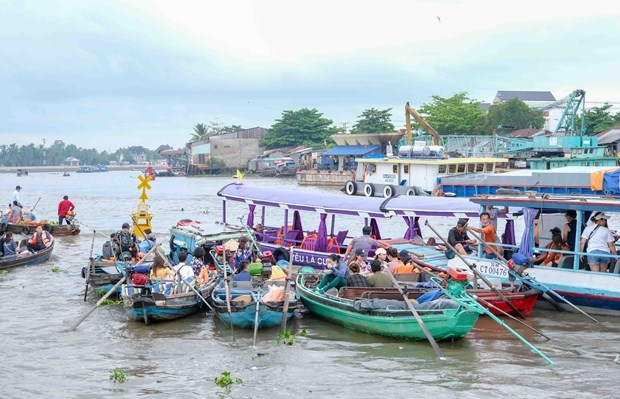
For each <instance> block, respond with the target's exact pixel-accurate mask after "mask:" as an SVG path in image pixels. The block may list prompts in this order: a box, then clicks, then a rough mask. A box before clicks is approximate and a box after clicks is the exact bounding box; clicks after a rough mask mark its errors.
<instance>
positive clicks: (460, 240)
mask: <svg viewBox="0 0 620 399" xmlns="http://www.w3.org/2000/svg"><path fill="white" fill-rule="evenodd" d="M465 226H467V219H459V220H458V222H456V226H454V227H453V228H451V229H450V231H449V232H448V244H450V245H451V246H452V247H453V248H454V249H455V250H456V251H457V252H458V253H459V254H461V255H467V254H469V253H471V252H472V250H471V248H470V247H469V246H470V245H473V244H475V243H476V240H473V239H471V238H469V236H468V235H467V230H466V229H465ZM455 256H456V254H455V253H454V251H452V250H451V249H449V250H447V251H446V257H447V258H448V259H452V258H454V257H455Z"/></svg>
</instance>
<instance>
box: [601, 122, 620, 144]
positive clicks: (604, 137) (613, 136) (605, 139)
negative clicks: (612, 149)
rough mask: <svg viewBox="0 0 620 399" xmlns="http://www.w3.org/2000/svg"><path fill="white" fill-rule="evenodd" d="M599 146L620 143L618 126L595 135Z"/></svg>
mask: <svg viewBox="0 0 620 399" xmlns="http://www.w3.org/2000/svg"><path fill="white" fill-rule="evenodd" d="M596 137H598V143H599V144H611V143H615V142H616V141H620V126H616V127H614V128H611V129H609V130H607V131H605V132H603V133H600V134H597V135H596Z"/></svg>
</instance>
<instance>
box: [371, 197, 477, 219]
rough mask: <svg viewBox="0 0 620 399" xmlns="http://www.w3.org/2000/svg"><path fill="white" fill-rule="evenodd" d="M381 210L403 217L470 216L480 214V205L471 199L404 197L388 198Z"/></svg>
mask: <svg viewBox="0 0 620 399" xmlns="http://www.w3.org/2000/svg"><path fill="white" fill-rule="evenodd" d="M381 210H382V211H384V212H391V213H393V214H395V215H403V216H457V217H462V216H469V217H477V216H478V215H479V214H480V205H477V204H474V203H473V202H471V201H470V200H469V198H461V197H456V198H450V197H427V196H418V197H413V196H404V195H400V196H397V197H392V198H388V199H387V200H385V201H384V202H383V204H381Z"/></svg>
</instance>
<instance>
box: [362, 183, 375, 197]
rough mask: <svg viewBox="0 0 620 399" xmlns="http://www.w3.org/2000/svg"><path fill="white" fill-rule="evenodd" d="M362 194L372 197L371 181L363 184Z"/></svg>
mask: <svg viewBox="0 0 620 399" xmlns="http://www.w3.org/2000/svg"><path fill="white" fill-rule="evenodd" d="M364 195H365V196H367V197H374V195H375V186H374V185H373V184H371V183H366V184H364Z"/></svg>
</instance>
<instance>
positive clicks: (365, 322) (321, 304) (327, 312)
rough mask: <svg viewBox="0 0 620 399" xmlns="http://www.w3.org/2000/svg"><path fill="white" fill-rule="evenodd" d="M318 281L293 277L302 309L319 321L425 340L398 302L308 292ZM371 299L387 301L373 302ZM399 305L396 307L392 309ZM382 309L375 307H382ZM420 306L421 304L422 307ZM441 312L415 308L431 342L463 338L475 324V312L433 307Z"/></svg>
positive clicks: (455, 306) (453, 304) (454, 305)
mask: <svg viewBox="0 0 620 399" xmlns="http://www.w3.org/2000/svg"><path fill="white" fill-rule="evenodd" d="M317 282H318V280H317V279H316V278H315V277H314V276H313V275H309V274H299V275H298V276H297V282H296V289H297V292H298V293H299V296H300V298H301V301H302V302H303V304H304V305H305V307H306V308H307V309H308V310H309V311H310V312H311V313H312V314H315V315H317V316H319V317H322V318H325V319H327V320H329V321H331V322H334V323H336V324H340V325H342V326H344V327H345V328H350V329H353V330H357V331H361V332H365V333H370V334H378V335H385V336H389V337H394V338H402V339H411V340H426V339H427V337H426V335H425V333H424V331H423V329H422V326H421V325H420V324H419V322H418V320H417V319H416V318H415V316H414V315H413V313H412V312H411V310H409V309H408V308H407V306H405V303H404V301H403V300H402V297H401V299H400V301H395V300H390V299H392V297H390V296H388V297H387V298H385V297H383V296H382V295H381V294H380V293H378V292H377V293H376V294H375V296H374V297H373V298H372V299H366V298H364V299H362V298H354V299H351V298H347V297H346V296H344V297H343V296H335V295H329V294H319V293H317V292H315V291H313V290H312V288H314V287H315V286H316V283H317ZM374 299H381V300H383V299H387V300H388V302H383V303H382V302H376V305H377V307H374V305H375V303H374V302H369V301H373V300H374ZM399 302H400V306H398V308H396V306H395V305H397V304H398V303H399ZM382 304H383V306H379V305H382ZM423 305H424V304H423ZM437 305H438V307H441V306H448V307H444V308H436V309H431V308H427V307H428V305H427V306H424V307H421V306H419V305H417V307H418V309H417V312H418V314H419V316H420V317H421V319H422V321H423V322H424V324H425V325H426V327H427V328H428V331H429V332H430V334H431V336H432V337H433V338H434V339H435V340H458V339H461V338H463V337H464V336H465V335H467V334H468V333H469V332H470V331H471V330H472V328H473V327H474V325H475V323H476V321H477V320H478V316H479V312H477V311H475V310H474V309H468V308H466V307H465V306H462V305H461V304H459V303H458V302H455V301H446V302H443V303H442V304H439V303H438V304H437Z"/></svg>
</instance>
